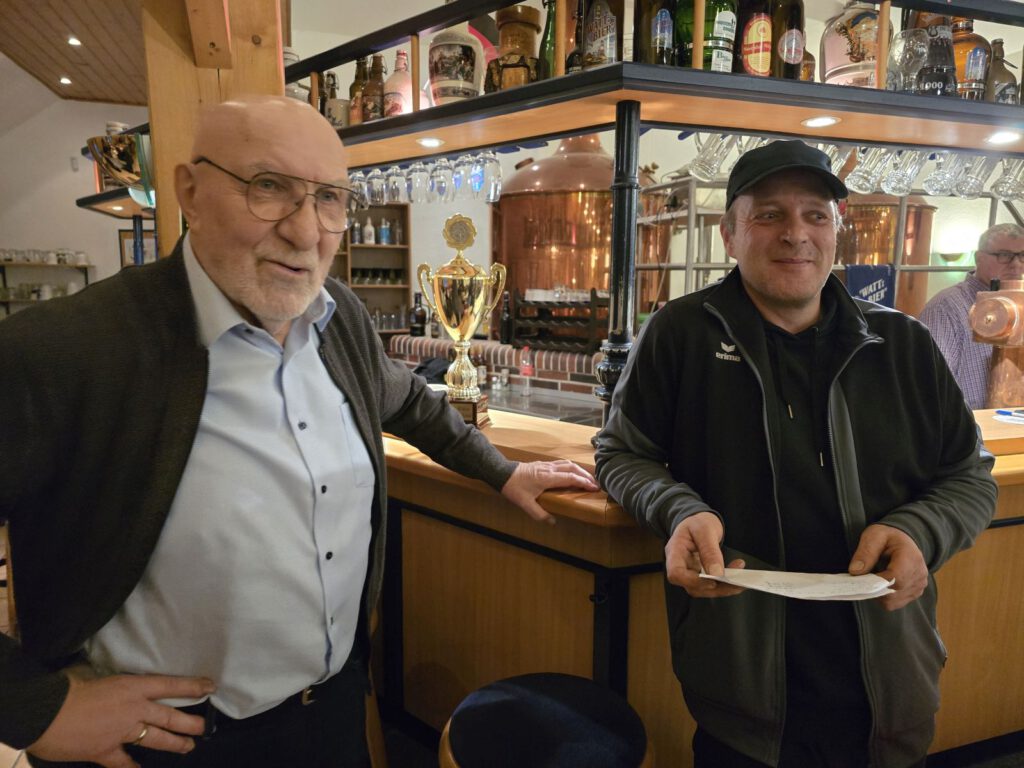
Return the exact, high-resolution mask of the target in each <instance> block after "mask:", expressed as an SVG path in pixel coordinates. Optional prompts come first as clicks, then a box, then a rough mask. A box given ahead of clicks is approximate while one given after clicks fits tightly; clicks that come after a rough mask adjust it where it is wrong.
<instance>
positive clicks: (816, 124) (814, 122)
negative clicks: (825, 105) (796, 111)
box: [800, 115, 840, 128]
mask: <svg viewBox="0 0 1024 768" xmlns="http://www.w3.org/2000/svg"><path fill="white" fill-rule="evenodd" d="M838 122H840V120H839V118H838V117H832V116H831V115H822V116H821V117H811V118H808V119H807V120H801V121H800V125H805V126H807V127H808V128H827V127H828V126H830V125H835V124H836V123H838Z"/></svg>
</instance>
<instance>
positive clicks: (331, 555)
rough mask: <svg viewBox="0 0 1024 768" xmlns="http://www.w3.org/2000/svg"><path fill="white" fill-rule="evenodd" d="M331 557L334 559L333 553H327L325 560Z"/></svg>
mask: <svg viewBox="0 0 1024 768" xmlns="http://www.w3.org/2000/svg"><path fill="white" fill-rule="evenodd" d="M332 557H334V553H333V552H328V553H327V559H328V560H330V559H331V558H332Z"/></svg>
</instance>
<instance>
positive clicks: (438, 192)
mask: <svg viewBox="0 0 1024 768" xmlns="http://www.w3.org/2000/svg"><path fill="white" fill-rule="evenodd" d="M454 200H455V182H454V179H453V170H452V164H451V162H450V161H448V160H445V159H444V158H441V159H440V160H438V161H437V162H436V163H434V164H433V166H432V167H431V168H430V202H432V203H433V202H440V203H451V202H453V201H454Z"/></svg>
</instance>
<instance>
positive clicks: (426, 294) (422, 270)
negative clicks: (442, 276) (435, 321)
mask: <svg viewBox="0 0 1024 768" xmlns="http://www.w3.org/2000/svg"><path fill="white" fill-rule="evenodd" d="M424 277H426V278H427V280H430V279H431V278H430V265H429V264H420V266H419V268H418V269H417V270H416V280H417V282H419V284H420V292H421V293H422V294H423V300H424V301H425V302H427V306H428V307H430V311H431V312H432V313H433V314H435V315H436V314H437V307H435V306H434V301H433V295H434V293H433V291H429V290H427V283H425V282H423V278H424Z"/></svg>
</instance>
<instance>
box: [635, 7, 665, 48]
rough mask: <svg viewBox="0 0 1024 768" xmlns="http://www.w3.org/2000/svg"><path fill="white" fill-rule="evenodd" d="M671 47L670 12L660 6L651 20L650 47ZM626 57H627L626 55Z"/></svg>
mask: <svg viewBox="0 0 1024 768" xmlns="http://www.w3.org/2000/svg"><path fill="white" fill-rule="evenodd" d="M671 47H672V14H671V13H669V12H668V10H667V9H665V8H662V9H661V10H660V11H658V12H657V13H656V14H655V15H654V18H653V19H652V20H651V48H653V49H655V50H658V49H659V48H671ZM627 59H628V57H627Z"/></svg>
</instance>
